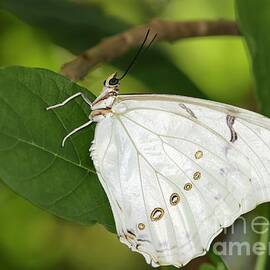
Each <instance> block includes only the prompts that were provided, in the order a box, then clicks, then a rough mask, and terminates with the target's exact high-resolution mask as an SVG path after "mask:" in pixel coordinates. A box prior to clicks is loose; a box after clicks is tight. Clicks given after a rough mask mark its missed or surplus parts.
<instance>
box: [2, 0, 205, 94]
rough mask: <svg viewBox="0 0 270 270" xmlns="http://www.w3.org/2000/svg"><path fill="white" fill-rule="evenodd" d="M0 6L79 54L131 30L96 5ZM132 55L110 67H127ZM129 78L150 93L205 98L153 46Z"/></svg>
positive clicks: (60, 0) (34, 1) (24, 1)
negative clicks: (142, 84) (100, 42)
mask: <svg viewBox="0 0 270 270" xmlns="http://www.w3.org/2000/svg"><path fill="white" fill-rule="evenodd" d="M0 7H2V8H3V9H5V10H7V11H9V12H11V13H13V14H14V15H16V16H17V17H18V18H20V19H21V20H23V21H25V22H26V23H28V24H30V25H32V26H34V27H37V28H39V29H42V30H43V31H44V32H46V33H47V34H48V35H49V36H50V37H51V38H52V39H53V41H54V42H55V43H56V44H58V45H60V46H61V47H64V48H66V49H68V50H69V51H71V52H73V53H75V54H78V53H81V52H82V51H83V50H85V49H87V48H90V47H92V46H95V45H96V44H97V43H98V42H99V41H100V40H101V39H102V38H105V37H107V36H110V35H113V34H117V33H119V32H121V31H124V30H127V29H128V28H129V27H131V25H130V24H128V23H126V22H124V21H122V20H120V19H118V18H115V17H112V16H109V15H107V14H106V13H105V12H104V11H103V10H102V9H101V8H100V7H98V6H97V5H89V4H88V5H86V4H82V3H80V4H79V3H72V2H69V1H67V0H57V1H55V0H46V1H42V0H1V1H0ZM131 55H132V54H129V55H128V56H125V57H122V58H121V61H115V62H114V63H113V64H114V65H115V66H116V67H117V68H120V69H122V70H123V69H124V68H126V66H127V65H128V63H129V61H130V59H131ZM132 76H134V77H136V78H138V79H140V80H141V81H142V82H143V83H144V84H145V85H146V86H147V87H148V88H149V89H153V92H156V93H164V94H179V95H187V96H194V97H204V94H203V93H202V92H201V91H200V90H199V89H198V88H197V86H196V85H195V84H194V83H193V82H192V81H191V80H190V79H189V78H188V77H187V76H186V75H185V74H184V73H183V72H182V71H181V70H179V68H178V67H177V66H176V65H175V64H174V63H173V62H172V61H170V59H169V58H168V57H167V56H166V54H164V52H162V50H158V49H156V48H154V47H152V48H151V49H150V50H148V51H147V52H146V54H145V55H144V56H143V57H142V59H141V61H140V63H139V64H138V66H137V68H136V69H133V70H132Z"/></svg>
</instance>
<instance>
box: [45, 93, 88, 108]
mask: <svg viewBox="0 0 270 270" xmlns="http://www.w3.org/2000/svg"><path fill="white" fill-rule="evenodd" d="M78 96H81V97H82V98H83V100H84V102H85V103H87V104H88V105H89V106H90V107H91V106H92V103H91V101H90V100H89V99H88V98H87V97H86V96H85V95H84V93H82V92H78V93H76V94H74V95H73V96H71V97H69V98H67V99H66V100H64V101H63V102H61V103H59V104H55V105H53V106H50V107H47V108H46V110H47V111H48V110H51V109H55V108H59V107H62V106H65V105H66V104H67V103H68V102H69V101H71V100H72V99H74V98H76V97H78Z"/></svg>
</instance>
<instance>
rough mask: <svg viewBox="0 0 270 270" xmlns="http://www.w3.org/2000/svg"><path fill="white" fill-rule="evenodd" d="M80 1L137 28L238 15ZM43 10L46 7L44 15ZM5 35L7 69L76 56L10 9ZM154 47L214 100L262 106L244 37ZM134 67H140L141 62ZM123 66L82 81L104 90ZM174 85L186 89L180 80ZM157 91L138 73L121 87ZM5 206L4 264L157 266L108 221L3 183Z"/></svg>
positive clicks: (198, 1)
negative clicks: (76, 218)
mask: <svg viewBox="0 0 270 270" xmlns="http://www.w3.org/2000/svg"><path fill="white" fill-rule="evenodd" d="M4 2H8V1H4ZM12 2H16V1H12ZM18 2H19V1H18ZM37 2H38V1H37ZM44 2H46V1H44ZM73 2H76V3H77V4H78V5H80V4H81V3H86V2H87V3H90V4H91V5H94V6H95V7H99V8H100V9H101V10H102V11H104V12H105V14H107V15H108V16H113V17H116V18H119V19H120V20H121V21H124V22H126V23H127V24H129V25H132V24H143V23H146V22H148V21H149V20H150V19H151V18H152V17H159V18H163V19H168V20H196V19H213V20H215V19H235V11H234V1H232V0H218V1H217V0H129V1H126V0H114V1H106V0H92V1H91V0H77V1H75V0H74V1H73ZM0 3H1V2H0ZM25 8H26V9H27V7H25ZM42 8H44V7H41V10H39V11H38V12H41V13H42V11H43V10H42ZM131 11H132V12H131ZM59 16H60V14H59ZM99 23H100V24H102V23H103V22H102V21H101V22H99ZM103 27H105V28H106V25H103ZM78 31H79V30H78ZM89 34H90V35H91V33H89ZM0 40H1V42H0V64H1V66H7V65H23V66H30V67H43V68H47V69H50V70H53V71H56V72H58V71H59V69H60V67H61V65H62V64H64V63H65V62H67V61H69V60H71V59H73V57H74V55H73V54H72V53H71V52H70V51H68V50H67V49H65V48H63V47H60V46H57V45H56V44H55V43H54V42H53V39H52V38H51V37H50V35H48V33H45V32H44V31H42V30H41V29H40V28H38V27H33V26H30V25H29V24H26V23H25V22H24V21H22V20H20V19H19V18H17V17H16V16H14V15H13V14H12V13H11V12H8V11H6V10H5V9H2V10H1V11H0ZM91 45H92V44H89V47H90V46H91ZM153 47H158V48H159V49H160V50H161V51H162V52H163V53H164V55H166V57H167V59H168V60H169V61H171V62H172V63H174V64H175V66H176V67H177V68H179V73H180V71H182V72H183V73H184V74H186V75H187V77H188V78H189V79H190V80H191V81H192V82H193V83H194V84H195V85H196V86H197V88H198V89H200V90H201V91H202V92H203V93H204V94H205V96H207V97H208V98H209V99H212V100H218V101H222V102H226V103H230V104H236V105H240V106H242V107H247V108H251V109H254V108H256V104H255V99H254V92H253V79H252V75H251V72H250V65H249V59H248V58H249V56H248V54H247V49H246V44H245V43H244V41H243V39H242V38H241V37H211V38H194V39H188V40H182V41H179V42H174V43H171V44H169V43H160V44H157V45H154V46H153ZM124 59H125V60H124V61H125V62H126V65H127V64H128V63H129V60H130V58H129V57H127V56H124ZM149 61H150V60H149ZM134 69H136V70H137V71H138V72H139V70H140V62H138V64H137V65H136V66H135V67H134ZM115 70H117V68H116V67H115V65H114V63H110V64H102V65H100V66H98V67H97V68H96V69H95V70H94V71H92V72H91V73H90V74H89V75H88V76H87V77H86V79H85V80H84V81H82V82H80V84H82V85H84V86H86V87H87V88H89V89H90V90H91V91H92V92H93V93H95V94H97V93H99V91H100V89H101V87H102V82H103V81H104V78H106V76H107V75H108V74H110V73H111V72H113V71H115ZM153 71H155V70H154V67H153ZM164 73H165V74H164V76H166V77H169V76H170V74H168V73H166V70H165V72H164ZM144 75H145V76H147V74H144ZM159 79H160V80H162V78H159ZM157 80H158V79H157ZM156 83H159V82H158V81H157V82H156ZM174 87H175V90H177V89H178V86H177V85H175V86H174ZM150 90H151V91H154V90H155V89H151V84H145V83H144V81H143V80H140V79H139V77H136V76H133V72H132V71H131V72H130V74H129V75H128V76H127V77H126V79H125V81H124V82H123V83H122V88H121V91H122V92H123V93H124V92H133V93H134V92H149V91H150ZM164 90H166V89H164ZM187 91H188V89H187ZM187 93H188V92H187ZM0 204H1V207H0V269H8V270H13V269H20V270H22V269H27V270H37V269H39V270H40V269H44V270H45V269H46V270H54V269H70V270H73V269H78V270H84V269H91V270H92V269H93V270H95V269H111V270H114V269H118V270H121V269H130V270H132V269H150V267H149V266H147V265H146V264H145V262H144V259H143V257H142V256H140V255H138V254H136V253H132V252H130V251H129V250H128V248H127V247H125V246H124V245H122V244H120V242H119V241H118V239H117V237H116V236H115V235H114V234H111V233H109V232H108V231H106V230H105V229H104V228H103V227H102V226H100V225H95V226H92V227H86V226H81V225H78V224H73V223H69V222H66V221H64V220H61V219H58V218H56V217H54V216H51V215H49V214H47V213H46V212H44V211H42V210H40V209H38V208H36V207H34V206H33V205H31V204H30V203H28V202H27V201H25V200H23V199H21V198H20V197H18V196H16V195H15V194H14V193H12V192H11V191H10V190H9V189H8V188H6V187H5V186H4V185H1V186H0ZM227 261H228V263H229V264H230V265H231V266H232V268H231V269H242V268H243V267H247V264H248V265H250V260H247V259H245V258H244V259H243V260H242V261H240V259H237V265H238V268H233V267H234V266H235V265H236V262H235V260H234V259H227ZM193 265H194V266H193V268H192V269H197V266H196V264H193ZM240 265H241V267H240ZM189 267H190V266H189ZM249 267H250V266H249ZM190 269H191V268H190ZM249 269H253V267H252V268H249Z"/></svg>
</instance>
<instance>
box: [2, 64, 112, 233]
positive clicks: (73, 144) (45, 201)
mask: <svg viewBox="0 0 270 270" xmlns="http://www.w3.org/2000/svg"><path fill="white" fill-rule="evenodd" d="M0 89H1V91H0V164H1V166H0V178H1V179H3V181H4V182H5V183H6V184H7V185H8V186H9V187H11V188H12V189H13V190H14V191H15V192H16V193H18V194H19V195H21V196H22V197H24V198H26V199H28V200H30V201H31V202H33V203H34V204H36V205H38V206H40V207H41V208H43V209H46V210H48V211H49V212H50V213H53V214H55V215H57V216H60V217H63V218H66V219H68V220H72V221H77V222H80V223H83V224H93V223H95V222H99V223H101V224H104V225H105V226H106V227H107V228H108V229H109V230H111V231H114V221H113V217H112V214H111V210H110V206H109V203H108V201H107V197H106V195H105V193H104V191H103V189H102V187H101V185H100V183H99V181H98V178H97V176H96V174H95V169H94V167H93V164H92V162H91V159H90V157H89V150H88V149H89V147H90V143H91V141H92V139H93V132H94V127H91V128H88V129H85V130H84V131H82V132H80V133H78V134H76V135H74V136H73V137H72V138H71V139H70V140H69V141H67V143H66V146H65V147H64V148H62V147H61V140H62V139H63V137H64V136H65V135H66V134H67V133H68V132H69V131H71V130H73V129H74V128H76V127H78V126H79V125H81V124H82V123H84V122H86V121H87V120H88V114H89V108H87V106H85V105H84V104H83V102H82V100H80V98H78V100H75V101H72V102H71V103H70V104H68V105H67V106H65V107H63V108H60V109H57V110H52V111H46V110H45V108H46V107H47V106H48V105H52V104H55V103H57V102H59V101H61V100H64V99H65V98H67V97H68V96H70V95H72V94H74V93H76V92H79V91H85V89H83V88H81V87H80V86H78V85H77V84H74V83H72V82H71V81H69V80H67V79H66V78H64V77H62V76H60V75H57V74H56V73H53V72H50V71H48V70H43V69H30V68H21V67H11V68H5V69H0ZM88 95H89V97H90V98H91V99H93V98H94V97H93V96H91V94H90V93H89V92H88Z"/></svg>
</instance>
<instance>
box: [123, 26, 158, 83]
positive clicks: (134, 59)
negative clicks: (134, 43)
mask: <svg viewBox="0 0 270 270" xmlns="http://www.w3.org/2000/svg"><path fill="white" fill-rule="evenodd" d="M149 33H150V29H148V30H147V32H146V34H145V37H144V39H143V42H142V44H141V46H140V48H139V49H138V51H137V52H136V54H135V55H134V57H133V59H132V61H131V62H130V64H129V65H128V67H127V69H126V71H125V72H124V74H123V75H122V76H121V77H120V78H119V80H122V79H123V78H124V77H125V76H126V75H127V74H128V72H129V71H130V69H131V68H132V66H133V65H134V63H135V62H136V60H137V58H138V56H139V55H140V53H141V52H142V50H143V47H144V45H145V43H146V41H147V38H148V36H149ZM156 37H157V34H155V36H154V37H153V39H152V40H151V41H150V43H149V44H148V46H147V47H146V48H145V50H147V49H148V48H149V47H150V46H151V44H152V43H153V41H154V40H155V38H156Z"/></svg>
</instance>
